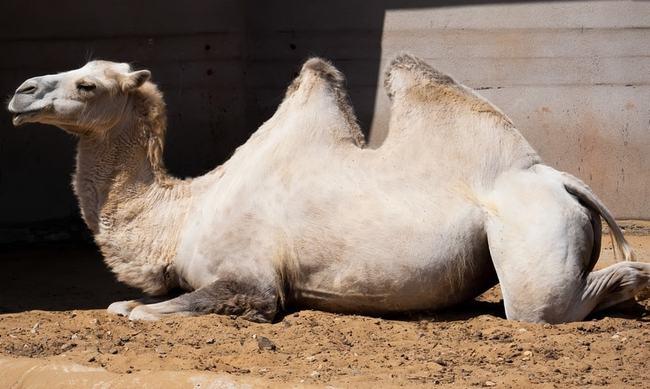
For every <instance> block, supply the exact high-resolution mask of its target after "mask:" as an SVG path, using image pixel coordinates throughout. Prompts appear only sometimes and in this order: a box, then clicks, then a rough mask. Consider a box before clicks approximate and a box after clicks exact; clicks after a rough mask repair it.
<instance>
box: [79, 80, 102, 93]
mask: <svg viewBox="0 0 650 389" xmlns="http://www.w3.org/2000/svg"><path fill="white" fill-rule="evenodd" d="M96 87H97V85H95V84H92V83H90V82H86V81H82V82H80V83H78V84H77V89H78V90H80V91H83V92H90V91H93V90H95V88H96Z"/></svg>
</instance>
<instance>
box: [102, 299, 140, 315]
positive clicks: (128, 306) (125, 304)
mask: <svg viewBox="0 0 650 389" xmlns="http://www.w3.org/2000/svg"><path fill="white" fill-rule="evenodd" d="M140 304H142V303H141V302H140V301H139V300H125V301H116V302H114V303H112V304H111V305H109V306H108V308H106V312H108V313H110V314H113V315H118V316H129V314H130V313H131V311H132V310H133V308H135V307H137V306H138V305H140Z"/></svg>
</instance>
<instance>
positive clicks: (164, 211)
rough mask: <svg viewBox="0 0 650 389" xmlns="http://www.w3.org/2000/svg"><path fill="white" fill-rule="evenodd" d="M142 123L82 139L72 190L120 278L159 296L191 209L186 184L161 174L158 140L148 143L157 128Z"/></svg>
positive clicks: (135, 120) (129, 117) (129, 122)
mask: <svg viewBox="0 0 650 389" xmlns="http://www.w3.org/2000/svg"><path fill="white" fill-rule="evenodd" d="M141 119H142V117H136V116H135V114H126V115H125V117H124V118H123V119H122V120H121V121H120V123H118V124H117V125H116V126H115V127H114V128H112V129H111V130H109V131H107V135H105V137H103V138H93V137H88V138H82V139H81V140H80V142H79V146H78V153H77V171H76V173H75V177H74V188H75V192H76V194H77V197H78V198H79V203H80V207H81V212H82V215H83V218H84V220H85V221H86V223H87V225H88V227H89V228H90V229H91V230H92V232H93V234H94V235H95V240H96V242H97V244H98V245H99V246H100V248H101V250H102V253H103V254H104V258H105V260H106V262H107V263H108V265H109V266H110V267H111V268H112V270H113V271H114V272H115V273H117V275H118V279H120V280H122V281H124V282H127V283H128V284H130V285H132V286H136V287H140V288H143V289H145V291H147V292H150V293H159V292H163V291H162V290H159V289H160V287H162V285H164V284H165V283H161V282H160V277H166V276H167V274H164V273H165V272H166V271H167V270H166V269H167V267H168V266H169V265H170V264H171V262H172V260H173V258H174V255H175V250H176V244H177V241H178V231H179V228H180V226H179V225H180V224H182V220H183V218H184V216H185V213H186V212H187V208H188V206H189V205H188V199H189V193H188V192H189V185H188V183H187V182H186V181H181V180H177V179H174V178H172V177H170V176H168V175H167V174H166V173H165V170H164V167H163V165H162V160H161V158H160V154H162V139H157V140H155V139H154V140H152V139H151V138H152V133H151V131H152V129H151V128H149V126H151V125H155V123H143V121H142V120H141ZM161 123H162V122H161ZM153 130H154V131H155V129H153ZM162 132H163V131H159V132H158V134H162ZM152 142H153V143H156V142H159V143H160V144H159V145H158V146H159V150H157V151H156V150H152ZM154 147H155V144H154ZM144 265H146V266H144ZM145 268H146V269H145ZM143 272H144V273H147V274H143ZM171 286H173V285H171Z"/></svg>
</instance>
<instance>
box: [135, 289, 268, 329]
mask: <svg viewBox="0 0 650 389" xmlns="http://www.w3.org/2000/svg"><path fill="white" fill-rule="evenodd" d="M277 298H278V295H277V292H276V290H275V288H273V287H267V288H262V287H260V286H259V285H255V283H254V282H252V281H246V282H244V281H240V280H236V281H233V280H219V281H215V282H213V283H212V284H210V285H208V286H206V287H203V288H200V289H197V290H195V291H193V292H190V293H186V294H183V295H181V296H178V297H176V298H173V299H171V300H167V301H163V302H160V303H156V304H145V305H138V306H136V307H134V308H133V309H132V310H131V313H130V314H129V319H130V320H157V319H160V318H161V317H163V316H166V315H171V314H177V315H182V316H190V315H201V314H206V313H218V314H224V315H238V316H242V317H244V318H245V319H248V320H251V321H256V322H270V321H271V320H273V318H274V317H275V314H276V312H277V310H278V307H277Z"/></svg>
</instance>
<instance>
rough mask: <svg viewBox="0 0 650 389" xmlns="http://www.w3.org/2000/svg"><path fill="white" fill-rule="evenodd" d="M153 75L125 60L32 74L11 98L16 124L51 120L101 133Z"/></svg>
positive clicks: (85, 131) (72, 128)
mask: <svg viewBox="0 0 650 389" xmlns="http://www.w3.org/2000/svg"><path fill="white" fill-rule="evenodd" d="M150 76H151V73H150V72H149V71H148V70H138V71H133V70H132V69H131V66H129V65H128V64H126V63H115V62H109V61H91V62H88V63H87V64H86V65H85V66H83V67H81V68H79V69H76V70H71V71H68V72H64V73H58V74H52V75H46V76H40V77H34V78H30V79H29V80H27V81H25V82H23V83H22V85H20V86H19V87H18V89H17V90H16V92H15V94H14V96H13V98H12V99H11V101H10V102H9V106H8V109H9V112H11V113H13V114H14V117H13V124H14V125H15V126H19V125H21V124H24V123H36V122H37V123H44V124H51V125H54V126H57V127H60V128H63V129H64V130H66V131H68V132H71V133H73V134H77V135H84V134H93V133H101V132H102V131H106V130H107V129H109V128H111V127H112V126H114V125H115V124H116V123H117V122H118V121H119V119H120V118H121V117H122V116H123V114H124V113H125V112H124V111H125V108H126V107H127V104H128V101H129V95H130V94H131V93H132V92H133V91H135V90H136V89H138V88H139V87H140V86H142V85H143V84H144V83H145V82H146V81H147V80H148V79H149V77H150Z"/></svg>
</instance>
